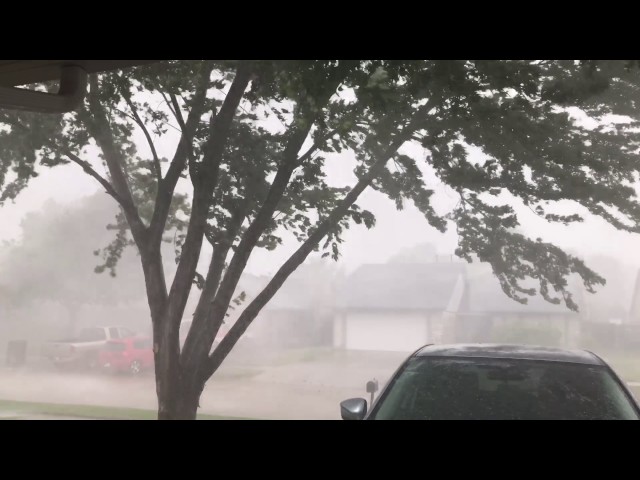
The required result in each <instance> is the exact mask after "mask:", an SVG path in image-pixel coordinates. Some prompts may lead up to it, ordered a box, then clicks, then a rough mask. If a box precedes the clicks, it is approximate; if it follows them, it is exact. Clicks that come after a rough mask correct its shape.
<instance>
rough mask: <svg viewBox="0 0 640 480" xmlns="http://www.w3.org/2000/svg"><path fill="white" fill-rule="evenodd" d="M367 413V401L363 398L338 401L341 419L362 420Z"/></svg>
mask: <svg viewBox="0 0 640 480" xmlns="http://www.w3.org/2000/svg"><path fill="white" fill-rule="evenodd" d="M366 414H367V401H366V400H365V399H364V398H350V399H348V400H344V401H343V402H340V415H341V416H342V419H343V420H363V419H364V416H365V415H366Z"/></svg>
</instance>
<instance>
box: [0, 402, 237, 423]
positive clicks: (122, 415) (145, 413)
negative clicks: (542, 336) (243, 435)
mask: <svg viewBox="0 0 640 480" xmlns="http://www.w3.org/2000/svg"><path fill="white" fill-rule="evenodd" d="M31 415H46V416H47V417H76V418H88V419H100V420H155V419H156V417H157V412H155V411H154V410H142V409H138V408H119V407H100V406H95V405H65V404H59V403H33V402H15V401H12V400H0V419H6V420H20V419H23V418H29V416H31ZM198 420H246V419H244V418H235V417H222V416H217V415H205V414H199V415H198Z"/></svg>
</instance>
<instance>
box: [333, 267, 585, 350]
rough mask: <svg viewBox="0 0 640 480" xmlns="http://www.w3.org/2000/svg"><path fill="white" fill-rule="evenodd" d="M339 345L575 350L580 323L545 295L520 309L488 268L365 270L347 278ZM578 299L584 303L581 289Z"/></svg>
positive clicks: (338, 313) (337, 327)
mask: <svg viewBox="0 0 640 480" xmlns="http://www.w3.org/2000/svg"><path fill="white" fill-rule="evenodd" d="M341 290H342V295H341V297H340V299H339V301H340V303H339V305H338V308H337V310H336V317H335V320H334V335H333V337H334V347H336V348H343V349H347V350H371V351H374V350H375V351H403V352H411V351H413V350H415V349H417V348H419V347H420V346H422V345H425V344H427V343H452V342H456V343H462V342H504V343H509V342H511V343H527V342H528V343H538V344H544V345H561V346H565V347H575V346H577V345H578V343H579V341H580V326H581V317H580V315H578V314H577V313H575V312H572V311H570V310H568V309H567V307H566V306H564V304H560V305H554V304H551V303H549V302H547V301H545V300H544V299H543V298H542V297H541V296H540V295H536V296H534V297H529V298H528V303H527V304H526V305H525V304H521V303H519V302H517V301H515V300H513V299H511V298H509V297H507V295H506V294H505V293H504V292H503V291H502V289H501V287H500V283H499V282H498V280H497V279H496V278H495V276H494V275H493V274H492V272H491V270H490V269H488V268H487V266H486V265H478V264H471V265H468V264H466V263H463V262H457V261H449V262H427V263H387V264H379V265H364V266H362V267H360V268H359V269H357V270H356V271H355V272H354V273H353V274H352V275H351V276H349V277H348V278H347V280H346V283H345V285H344V287H343V288H342V289H341ZM572 291H574V292H577V301H578V303H579V304H580V303H581V297H580V295H579V292H581V289H580V288H573V289H572Z"/></svg>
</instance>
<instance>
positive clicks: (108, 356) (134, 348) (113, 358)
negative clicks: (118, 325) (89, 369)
mask: <svg viewBox="0 0 640 480" xmlns="http://www.w3.org/2000/svg"><path fill="white" fill-rule="evenodd" d="M99 358H100V365H101V366H102V367H103V368H104V369H105V370H108V371H112V372H129V373H132V374H133V375H137V374H139V373H141V372H143V371H145V370H149V369H151V368H152V367H153V344H152V342H151V340H150V339H148V338H145V337H133V338H121V339H118V340H109V341H108V342H107V343H106V345H105V346H104V348H103V349H102V351H101V352H100V357H99Z"/></svg>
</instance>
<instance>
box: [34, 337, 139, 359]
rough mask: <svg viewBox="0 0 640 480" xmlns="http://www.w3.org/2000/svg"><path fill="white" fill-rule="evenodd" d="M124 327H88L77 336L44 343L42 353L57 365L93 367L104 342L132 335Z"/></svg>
mask: <svg viewBox="0 0 640 480" xmlns="http://www.w3.org/2000/svg"><path fill="white" fill-rule="evenodd" d="M134 335H135V334H134V332H132V331H131V330H129V329H128V328H124V327H89V328H84V329H82V330H80V333H79V335H78V337H77V338H71V339H65V340H58V341H55V342H49V343H45V344H44V345H43V347H42V354H43V355H44V356H45V357H46V358H48V359H49V360H50V361H51V362H52V363H53V364H54V365H55V366H57V367H67V366H69V367H70V366H78V367H89V368H94V367H96V366H97V364H98V356H99V354H100V351H101V350H102V348H103V347H104V346H105V344H106V343H107V342H108V341H109V340H112V339H118V338H128V337H133V336H134Z"/></svg>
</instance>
